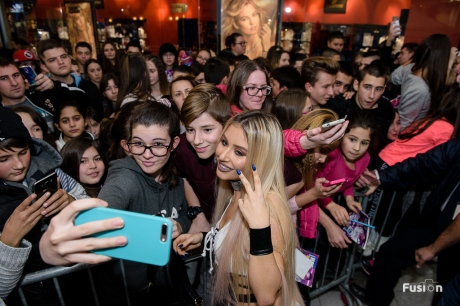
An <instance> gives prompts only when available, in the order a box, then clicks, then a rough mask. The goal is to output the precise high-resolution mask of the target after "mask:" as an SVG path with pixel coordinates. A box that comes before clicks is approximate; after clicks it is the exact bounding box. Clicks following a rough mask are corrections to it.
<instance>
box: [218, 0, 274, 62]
mask: <svg viewBox="0 0 460 306" xmlns="http://www.w3.org/2000/svg"><path fill="white" fill-rule="evenodd" d="M279 2H280V1H279V0H278V1H273V0H221V3H220V7H221V10H220V11H221V12H222V14H221V16H220V19H221V20H220V24H221V28H220V34H221V36H220V46H221V49H224V48H225V38H226V37H227V36H229V35H230V34H232V33H234V32H237V33H241V35H243V38H244V41H245V42H246V52H245V54H244V55H246V56H247V57H249V58H250V59H254V58H256V57H259V56H266V55H267V51H268V49H269V48H270V47H271V46H273V45H275V44H276V38H277V30H278V19H279V17H278V16H279V10H280V3H279ZM218 24H219V23H218Z"/></svg>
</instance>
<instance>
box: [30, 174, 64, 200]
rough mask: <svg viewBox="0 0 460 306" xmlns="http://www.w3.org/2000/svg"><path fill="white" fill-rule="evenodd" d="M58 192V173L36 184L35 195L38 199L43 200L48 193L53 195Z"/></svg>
mask: <svg viewBox="0 0 460 306" xmlns="http://www.w3.org/2000/svg"><path fill="white" fill-rule="evenodd" d="M57 190H58V181H57V174H56V172H53V173H51V174H49V175H47V176H45V177H44V178H42V179H41V180H39V181H37V182H35V184H34V193H35V194H36V195H37V199H39V198H41V197H42V196H43V195H44V194H45V193H46V192H50V193H51V194H53V193H55V192H56V191H57Z"/></svg>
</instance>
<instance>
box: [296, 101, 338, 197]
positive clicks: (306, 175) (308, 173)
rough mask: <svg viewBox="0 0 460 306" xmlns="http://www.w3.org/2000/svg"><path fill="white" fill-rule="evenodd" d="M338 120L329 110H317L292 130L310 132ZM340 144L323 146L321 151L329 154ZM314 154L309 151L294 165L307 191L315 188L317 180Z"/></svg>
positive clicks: (300, 120) (298, 121) (301, 119)
mask: <svg viewBox="0 0 460 306" xmlns="http://www.w3.org/2000/svg"><path fill="white" fill-rule="evenodd" d="M337 119H339V116H338V115H337V114H336V113H334V112H333V111H331V110H329V109H315V110H313V111H311V112H309V113H308V114H306V115H304V116H302V117H301V118H300V119H299V120H297V122H296V123H294V125H293V126H292V129H294V130H298V131H304V130H309V129H313V128H317V127H320V126H321V125H323V124H324V123H327V122H331V121H335V120H337ZM339 143H340V142H339V141H335V142H333V143H331V144H330V145H326V146H322V147H321V149H322V150H324V151H325V153H326V152H327V153H328V152H331V151H333V150H335V149H336V148H337V147H338V145H339ZM314 154H315V150H308V152H307V154H306V155H304V156H302V157H299V158H297V159H295V160H294V165H295V166H296V167H297V169H299V171H300V172H301V173H302V178H303V181H304V183H305V188H306V189H310V188H311V187H312V186H313V182H314V181H315V178H316V172H317V170H318V169H317V167H316V163H315V159H314Z"/></svg>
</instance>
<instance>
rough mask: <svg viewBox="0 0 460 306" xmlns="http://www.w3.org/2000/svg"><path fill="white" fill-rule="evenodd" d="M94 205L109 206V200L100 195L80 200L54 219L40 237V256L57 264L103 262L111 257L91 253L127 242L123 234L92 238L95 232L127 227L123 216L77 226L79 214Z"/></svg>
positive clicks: (47, 261)
mask: <svg viewBox="0 0 460 306" xmlns="http://www.w3.org/2000/svg"><path fill="white" fill-rule="evenodd" d="M37 202H38V200H37ZM34 205H35V204H34ZM93 207H107V202H104V201H102V200H100V199H96V198H87V199H82V200H77V201H74V202H72V203H70V204H69V205H68V206H67V207H66V208H64V209H63V210H62V211H61V212H60V213H59V214H57V215H56V216H54V218H52V219H51V222H50V224H49V226H48V229H47V230H46V232H45V233H43V236H42V238H41V239H40V255H41V257H42V258H43V260H44V261H45V262H46V263H48V264H51V265H55V266H63V265H68V264H71V263H87V264H97V263H102V262H105V261H108V260H111V258H110V257H108V256H103V255H98V254H93V253H90V252H91V251H92V250H95V249H107V248H113V247H117V246H123V245H125V244H126V243H127V241H126V238H125V237H122V236H116V237H112V238H96V239H95V238H93V237H88V235H91V234H94V233H98V232H105V231H108V230H112V229H118V228H121V227H123V220H122V219H121V218H114V219H104V220H101V221H95V222H90V223H87V224H85V225H84V226H75V225H74V219H75V216H76V215H77V214H78V213H79V212H81V211H84V210H88V209H90V208H93Z"/></svg>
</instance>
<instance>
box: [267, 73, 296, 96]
mask: <svg viewBox="0 0 460 306" xmlns="http://www.w3.org/2000/svg"><path fill="white" fill-rule="evenodd" d="M270 86H271V87H272V97H273V99H276V97H278V95H279V94H280V93H281V92H283V91H285V90H289V89H293V88H302V87H301V86H300V73H299V72H298V71H297V69H295V68H294V67H292V66H284V67H279V68H276V69H275V70H273V72H272V76H271V78H270Z"/></svg>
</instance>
